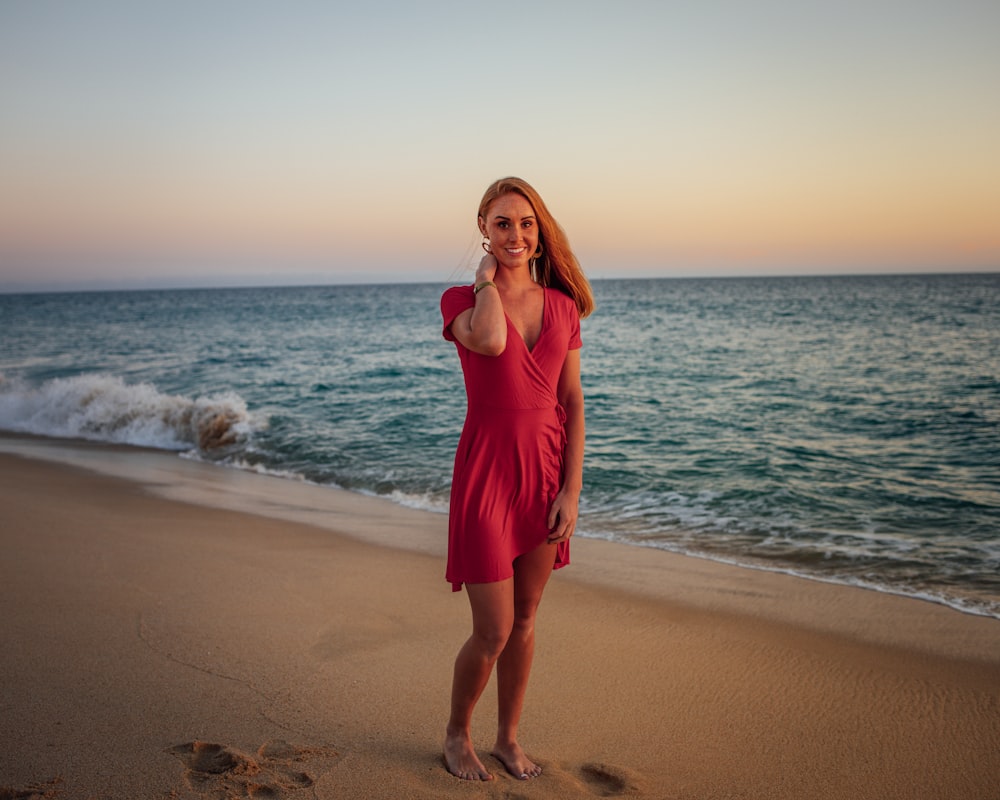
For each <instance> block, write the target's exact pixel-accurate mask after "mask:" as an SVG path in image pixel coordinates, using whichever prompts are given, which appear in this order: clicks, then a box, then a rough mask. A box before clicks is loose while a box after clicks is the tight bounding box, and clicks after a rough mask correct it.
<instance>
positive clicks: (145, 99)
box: [0, 0, 1000, 291]
mask: <svg viewBox="0 0 1000 800" xmlns="http://www.w3.org/2000/svg"><path fill="white" fill-rule="evenodd" d="M997 41H1000V3H998V2H996V0H938V1H937V2H926V0H865V1H863V2H859V0H841V2H836V3H833V2H829V0H822V2H816V1H814V0H797V1H792V2H777V1H776V0H699V1H698V2H695V1H694V0H690V1H689V2H684V3H675V2H670V0H655V1H654V2H645V1H642V0H619V1H618V2H614V3H609V2H607V1H606V0H602V2H592V1H591V0H569V1H567V2H563V0H536V2H520V0H497V1H496V2H490V3H479V2H475V0H424V1H423V2H420V3H416V2H401V1H399V0H396V1H395V2H386V0H366V2H364V3H349V4H348V3H341V2H331V1H330V0H326V1H324V2H295V1H294V0H291V1H289V2H278V0H274V2H260V1H258V0H215V1H214V2H213V1H212V0H199V2H189V1H188V0H173V1H172V2H166V0H164V1H163V2H154V1H153V0H128V1H127V2H107V1H106V0H87V1H86V2H80V1H79V0H63V2H57V1H56V0H0V291H21V290H31V289H65V288H116V287H121V288H132V287H159V286H216V285H217V286H227V285H271V284H297V283H337V282H372V281H374V282H378V281H442V282H444V281H451V282H461V281H463V280H465V279H469V280H471V275H472V272H471V270H472V268H473V267H474V265H475V263H477V262H478V259H479V256H481V254H482V253H481V250H480V249H479V245H480V240H481V237H480V236H479V234H478V231H477V228H476V210H477V208H478V204H479V199H480V197H481V196H482V193H483V191H484V190H485V189H486V187H487V186H488V185H489V183H491V182H492V181H493V180H494V179H496V178H499V177H502V176H505V175H518V176H520V177H522V178H524V179H526V180H528V181H529V182H530V183H531V184H532V185H534V186H535V188H536V189H538V191H539V192H540V193H541V195H542V197H543V198H544V199H545V201H546V204H547V205H548V207H549V209H550V210H551V211H552V213H553V214H554V215H555V216H556V218H557V219H558V220H559V222H560V223H561V224H562V226H563V227H564V228H565V229H566V231H567V233H568V235H569V239H570V242H571V244H572V246H573V248H574V250H575V252H576V254H577V256H578V257H579V259H580V261H581V263H582V264H583V267H584V269H585V271H586V272H587V274H588V275H589V276H590V277H592V278H610V277H644V276H650V277H652V276H663V277H670V276H692V275H761V274H768V275H770V274H811V273H823V274H830V273H845V272H846V273H868V272H878V273H884V272H920V271H935V272H948V271H954V272H966V271H980V270H989V271H1000V47H997V46H996V42H997Z"/></svg>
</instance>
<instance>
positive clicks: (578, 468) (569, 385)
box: [548, 350, 586, 544]
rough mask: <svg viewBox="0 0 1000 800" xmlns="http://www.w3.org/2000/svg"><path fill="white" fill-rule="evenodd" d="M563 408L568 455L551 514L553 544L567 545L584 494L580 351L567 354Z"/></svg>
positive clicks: (561, 379)
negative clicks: (564, 543) (561, 482)
mask: <svg viewBox="0 0 1000 800" xmlns="http://www.w3.org/2000/svg"><path fill="white" fill-rule="evenodd" d="M557 393H558V396H559V404H560V405H561V406H562V407H563V410H565V412H566V452H565V454H564V456H563V485H562V488H561V489H560V490H559V494H557V495H556V499H555V500H554V501H553V503H552V509H551V510H550V511H549V530H550V531H551V533H549V539H548V540H549V543H550V544H555V543H556V542H564V541H566V540H567V539H569V537H570V536H572V535H573V532H574V531H575V530H576V520H577V516H578V514H579V505H580V492H581V491H582V490H583V441H584V435H585V428H586V426H585V424H584V417H583V386H582V385H581V383H580V351H579V350H570V351H568V352H567V353H566V360H565V361H564V362H563V368H562V372H561V373H560V375H559V386H558V389H557Z"/></svg>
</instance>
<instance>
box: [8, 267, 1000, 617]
mask: <svg viewBox="0 0 1000 800" xmlns="http://www.w3.org/2000/svg"><path fill="white" fill-rule="evenodd" d="M445 288H446V287H445V285H444V284H407V285H372V286H325V287H315V288H302V287H297V288H284V289H274V288H267V289H214V290H170V291H143V292H88V293H72V294H20V295H0V428H2V429H5V430H10V431H21V432H30V433H35V434H42V435H50V436H60V437H71V438H83V439H94V440H102V441H113V442H123V443H127V444H135V445H143V446H150V447H158V448H164V449H169V450H175V451H177V452H178V453H180V454H183V455H185V456H187V457H190V458H198V459H202V460H204V461H208V462H213V463H216V464H218V465H219V467H220V468H239V469H250V470H255V471H259V472H264V473H269V474H275V475H279V476H283V477H285V478H290V479H294V480H303V481H310V482H313V483H317V484H320V485H331V486H337V487H341V488H345V489H349V490H353V491H358V492H364V493H369V494H375V495H382V496H385V497H388V498H390V499H392V500H394V501H396V502H399V503H402V504H406V505H410V506H415V507H419V508H425V509H428V510H431V511H436V512H442V513H445V512H446V511H447V503H448V491H449V484H450V479H451V468H452V458H453V455H454V450H455V446H456V444H457V441H458V436H459V433H460V430H461V426H462V421H463V418H464V415H465V396H464V392H463V388H462V376H461V370H460V366H459V363H458V358H457V357H456V355H455V350H454V346H453V345H452V344H449V343H448V342H446V341H444V339H443V338H442V337H441V319H440V312H439V307H438V300H439V297H440V295H441V292H442V291H443V290H444V289H445ZM594 292H595V296H596V300H597V306H598V307H597V311H596V312H595V313H594V314H593V315H592V316H591V317H590V318H588V319H587V320H585V321H584V323H583V338H584V349H583V351H582V365H583V385H584V392H585V396H586V404H587V448H586V462H585V469H584V495H583V498H582V503H581V519H580V523H579V535H582V536H592V537H600V538H605V539H610V540H614V541H620V542H623V543H626V544H631V545H634V546H642V547H653V548H662V549H666V550H672V551H676V552H682V553H688V554H692V555H697V556H702V557H708V558H713V559H718V560H721V561H726V562H730V563H735V564H741V565H745V566H750V567H756V568H764V569H773V570H778V571H784V572H790V573H794V574H798V575H803V576H807V577H811V578H815V579H819V580H828V581H835V582H843V583H850V584H855V585H860V586H865V587H869V588H873V589H877V590H881V591H889V592H895V593H900V594H904V595H911V596H916V597H922V598H926V599H930V600H935V601H938V602H944V603H947V604H949V605H951V606H954V607H956V608H959V609H962V610H965V611H969V612H973V613H980V614H988V615H991V616H997V617H1000V275H991V274H977V275H924V276H891V277H889V276H886V277H871V276H869V277H857V276H840V277H803V278H792V277H786V278H743V279H723V278H716V279H704V280H700V279H663V280H602V281H596V282H595V283H594ZM664 580H669V575H664Z"/></svg>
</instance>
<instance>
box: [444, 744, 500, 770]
mask: <svg viewBox="0 0 1000 800" xmlns="http://www.w3.org/2000/svg"><path fill="white" fill-rule="evenodd" d="M444 765H445V767H447V768H448V772H450V773H451V774H452V775H454V776H455V777H456V778H461V779H462V780H463V781H491V780H493V775H492V774H490V772H489V770H487V769H486V767H484V766H483V762H482V761H480V760H479V756H477V755H476V751H475V748H473V746H472V741H471V740H470V739H469V737H468V736H466V735H464V734H458V735H454V736H453V735H451V734H449V735H447V736H445V739H444Z"/></svg>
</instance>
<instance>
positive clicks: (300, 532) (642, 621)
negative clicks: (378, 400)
mask: <svg viewBox="0 0 1000 800" xmlns="http://www.w3.org/2000/svg"><path fill="white" fill-rule="evenodd" d="M445 525H446V522H445V518H444V517H443V516H442V515H435V514H430V513H426V512H420V511H414V510H409V509H404V508H400V507H398V506H395V505H392V504H389V503H386V502H383V501H379V500H376V499H372V498H363V497H358V496H356V495H351V494H348V493H344V492H337V491H334V490H329V489H319V488H317V487H309V486H305V485H303V484H298V483H295V482H291V481H285V480H281V479H277V478H270V477H263V476H257V475H250V474H247V473H238V472H236V471H233V470H225V469H220V468H217V467H210V466H206V465H203V464H199V463H197V462H191V461H186V460H183V459H180V458H178V457H177V456H174V455H170V454H163V453H149V452H145V451H139V450H134V449H132V450H130V449H124V448H112V447H101V446H88V445H82V444H79V443H57V442H45V441H39V440H31V439H26V438H24V437H11V436H5V437H0V548H2V553H3V559H2V562H0V593H2V594H0V598H2V603H3V612H2V614H0V641H2V643H3V658H2V661H0V732H2V739H0V743H2V748H0V798H34V797H51V798H67V800H69V799H72V800H77V799H79V800H89V799H91V798H128V800H137V799H138V798H157V799H166V798H174V799H175V800H177V799H186V798H229V797H262V798H303V800H305V798H468V797H477V798H557V799H558V798H587V797H615V796H619V797H636V798H678V799H680V798H685V799H687V798H690V799H691V800H695V799H696V798H697V799H699V800H708V799H710V798H730V799H732V798H796V799H802V798H851V800H859V799H861V798H873V799H874V798H879V800H884V799H885V798H900V799H901V800H902V799H903V798H905V799H906V800H914V799H915V798H956V800H957V799H959V798H960V799H961V800H979V799H983V800H985V799H986V798H1000V621H998V620H995V619H990V618H984V617H976V616H972V615H968V614H962V613H960V612H957V611H954V610H952V609H949V608H946V607H944V606H940V605H935V604H932V603H928V602H924V601H919V600H912V599H905V598H900V597H893V596H888V595H884V594H879V593H875V592H871V591H865V590H862V589H856V588H850V587H842V586H833V585H828V584H823V583H818V582H815V581H807V580H802V579H798V578H794V577H790V576H784V575H777V574H772V573H766V572H760V571H755V570H747V569H740V568H736V567H729V566H726V565H721V564H716V563H712V562H708V561H704V560H701V559H694V558H685V557H681V556H673V555H670V554H666V553H661V552H658V551H653V550H644V549H639V548H632V547H626V546H622V545H615V544H610V543H606V542H598V541H592V540H583V539H579V538H578V539H577V540H576V541H575V542H574V548H575V549H574V559H573V565H572V566H570V567H569V568H567V569H564V570H561V571H560V572H558V573H556V574H555V575H554V577H553V579H552V581H551V582H550V584H549V588H548V590H547V594H546V597H545V600H544V602H543V604H542V608H541V611H540V618H539V631H538V637H539V638H538V652H537V656H536V663H535V669H534V672H533V676H532V684H531V687H530V689H529V695H528V700H527V707H526V713H525V718H524V720H523V723H522V730H521V736H522V741H523V743H524V745H525V747H526V749H527V750H528V752H529V754H531V755H532V756H534V757H535V758H536V759H537V760H538V761H539V763H541V764H542V766H543V767H544V770H545V772H544V774H543V775H542V776H541V777H540V778H538V779H536V780H533V781H529V782H522V781H516V780H514V779H513V778H511V777H510V776H508V775H506V774H505V773H504V772H503V770H502V768H501V767H500V765H499V764H498V763H497V762H496V761H494V760H492V759H491V758H489V757H488V756H486V755H485V753H486V752H487V751H488V749H489V747H490V745H491V743H492V734H493V721H494V719H495V700H494V696H493V687H492V686H491V687H490V688H488V689H487V693H486V696H485V697H484V699H483V701H482V703H481V705H480V708H479V710H478V711H477V716H476V722H475V736H476V741H477V744H478V745H479V748H480V751H481V752H482V753H483V754H484V761H485V763H486V764H487V766H489V767H490V768H491V769H493V770H494V771H495V772H496V780H494V781H492V782H491V783H486V784H468V783H464V782H461V781H459V780H457V779H455V778H453V777H452V776H450V775H449V774H448V773H447V772H446V771H445V769H444V768H443V766H442V762H441V757H440V743H441V739H442V735H443V729H444V723H445V719H446V714H447V709H448V693H449V686H450V678H451V665H452V660H453V658H454V654H455V652H456V650H457V648H458V647H459V645H460V644H461V642H462V641H463V640H464V638H465V636H466V635H467V634H468V626H469V619H468V618H469V615H468V609H467V601H466V598H465V595H464V593H461V594H452V592H451V591H450V587H449V585H448V584H447V583H446V582H445V581H444V578H443V572H444V561H443V558H444V556H443V553H444V535H445Z"/></svg>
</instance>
